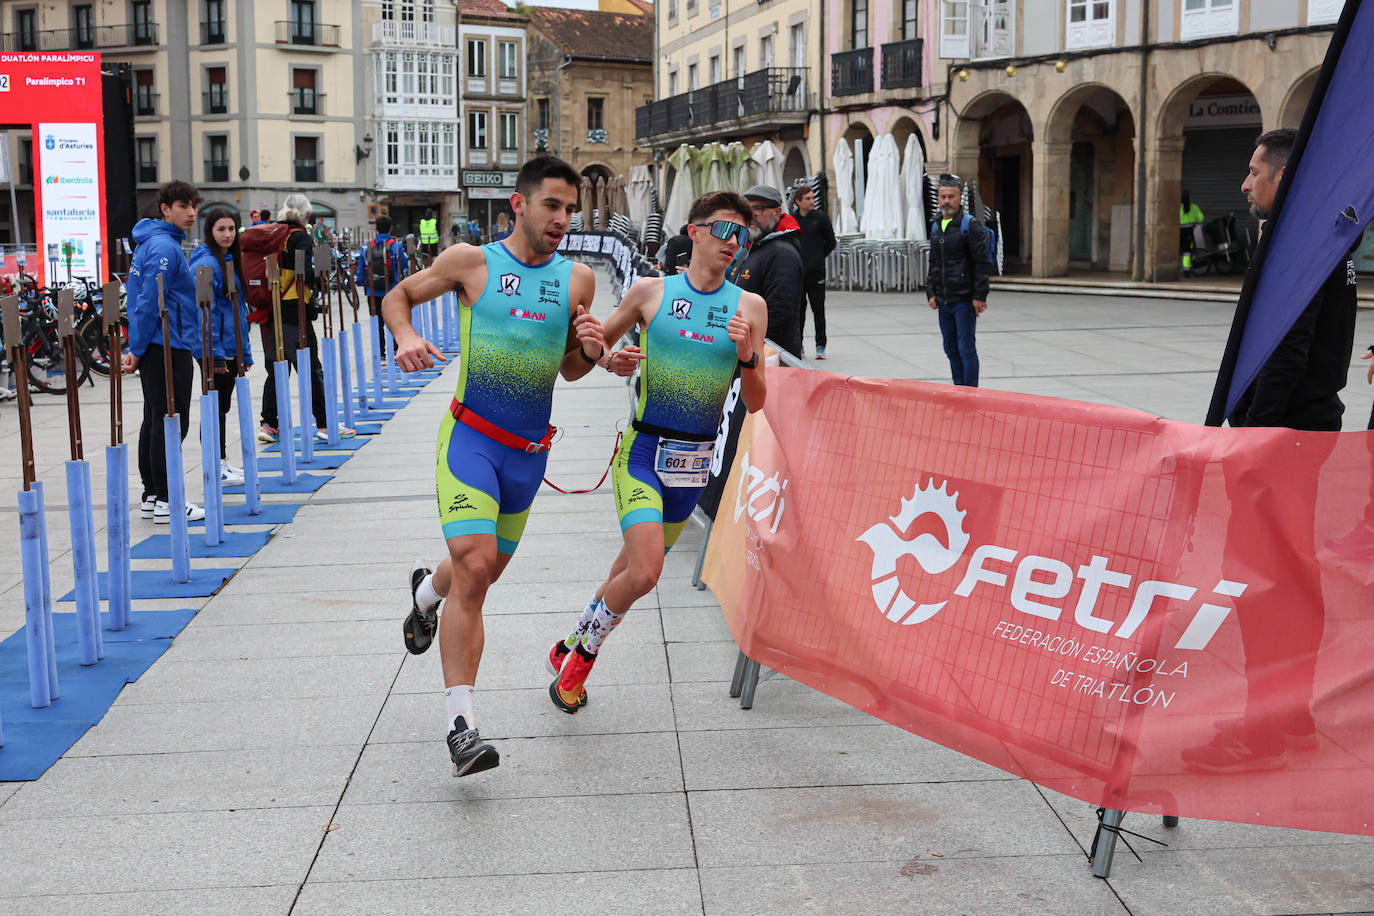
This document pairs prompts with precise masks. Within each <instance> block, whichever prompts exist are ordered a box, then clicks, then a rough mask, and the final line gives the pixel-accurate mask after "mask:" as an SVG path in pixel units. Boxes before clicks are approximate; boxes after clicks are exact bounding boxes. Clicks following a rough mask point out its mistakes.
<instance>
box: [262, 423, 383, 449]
mask: <svg viewBox="0 0 1374 916" xmlns="http://www.w3.org/2000/svg"><path fill="white" fill-rule="evenodd" d="M353 429H354V430H355V431H357V433H358V435H360V436H375V435H377V434H378V433H380V432H381V431H382V424H380V423H358V424H355V425H354V427H353ZM291 438H292V439H294V440H296V441H297V442H299V441H300V438H301V433H300V430H298V429H293V430H291ZM273 444H274V445H275V444H276V443H273ZM315 444H316V445H323V444H324V440H323V439H319V438H317V439H315Z"/></svg>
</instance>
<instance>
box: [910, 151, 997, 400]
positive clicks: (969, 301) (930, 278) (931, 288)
mask: <svg viewBox="0 0 1374 916" xmlns="http://www.w3.org/2000/svg"><path fill="white" fill-rule="evenodd" d="M962 194H963V186H962V185H961V184H960V183H959V179H957V178H955V177H954V176H953V175H941V176H940V187H939V189H938V191H937V192H936V195H937V196H936V202H937V203H938V205H939V207H940V215H939V216H938V217H937V218H936V220H935V225H933V226H932V227H931V229H930V268H929V271H928V273H927V274H926V296H927V297H928V302H929V305H930V307H931V308H932V309H934V310H936V311H938V312H939V313H940V336H941V337H943V338H944V343H945V356H947V357H949V368H950V374H951V375H953V376H954V384H956V385H967V386H969V387H970V388H977V387H978V339H977V334H976V330H975V329H976V327H977V323H978V316H979V315H981V314H983V312H985V311H986V310H987V307H988V280H989V279H990V278H991V276H992V263H991V262H990V261H989V260H988V235H987V230H986V229H984V228H983V224H982V223H980V222H979V221H978V220H976V219H973V218H972V217H970V216H968V215H966V214H965V213H964V208H963V206H962V204H961V203H960V198H961V197H962Z"/></svg>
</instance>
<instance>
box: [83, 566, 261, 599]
mask: <svg viewBox="0 0 1374 916" xmlns="http://www.w3.org/2000/svg"><path fill="white" fill-rule="evenodd" d="M236 572H238V567H234V568H232V569H192V570H191V581H190V582H173V581H172V571H171V570H170V569H135V570H134V571H133V578H134V589H133V593H132V594H131V595H130V596H129V597H131V598H135V599H149V600H151V599H153V598H209V597H210V596H211V595H213V594H214V593H215V592H217V591H219V587H220V586H221V585H223V584H224V583H225V582H227V581H228V580H229V577H230V576H232V575H233V574H234V573H236ZM96 592H97V595H98V597H99V598H100V599H101V600H102V601H108V600H110V582H109V574H108V573H97V574H96ZM57 600H58V601H75V600H76V592H75V591H70V592H67V594H65V595H63V596H62V597H61V598H58V599H57Z"/></svg>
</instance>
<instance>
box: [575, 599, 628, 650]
mask: <svg viewBox="0 0 1374 916" xmlns="http://www.w3.org/2000/svg"><path fill="white" fill-rule="evenodd" d="M627 612H628V609H627V610H625V611H621V612H620V613H619V614H617V613H615V612H614V611H612V610H611V609H610V608H608V607H606V599H605V598H602V599H601V600H600V601H598V602H597V605H596V613H595V614H594V615H593V616H592V625H591V626H589V627H588V628H587V632H586V634H585V635H583V637H582V648H584V649H586V650H587V651H588V652H590V653H591V654H592V655H595V654H596V653H597V652H599V651H601V644H602V643H603V642H605V641H606V637H607V636H610V635H611V631H612V630H614V629H615V628H616V627H618V626H620V621H622V620H624V619H625V614H626V613H627Z"/></svg>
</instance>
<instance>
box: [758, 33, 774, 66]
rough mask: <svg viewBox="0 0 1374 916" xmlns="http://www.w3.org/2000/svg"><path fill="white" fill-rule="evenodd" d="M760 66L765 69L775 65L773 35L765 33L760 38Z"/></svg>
mask: <svg viewBox="0 0 1374 916" xmlns="http://www.w3.org/2000/svg"><path fill="white" fill-rule="evenodd" d="M759 66H760V67H763V68H764V69H765V70H766V69H768V68H769V67H771V66H773V36H772V35H765V36H763V37H762V38H760V39H759Z"/></svg>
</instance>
